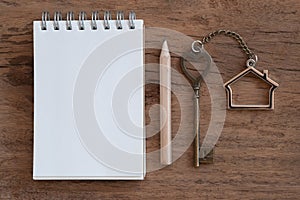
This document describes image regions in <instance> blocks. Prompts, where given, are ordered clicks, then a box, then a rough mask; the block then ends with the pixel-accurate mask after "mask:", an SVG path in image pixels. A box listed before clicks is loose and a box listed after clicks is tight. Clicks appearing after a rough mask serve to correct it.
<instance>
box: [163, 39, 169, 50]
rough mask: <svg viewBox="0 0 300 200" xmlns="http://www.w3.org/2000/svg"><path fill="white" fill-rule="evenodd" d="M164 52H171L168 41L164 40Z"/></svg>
mask: <svg viewBox="0 0 300 200" xmlns="http://www.w3.org/2000/svg"><path fill="white" fill-rule="evenodd" d="M162 50H163V51H169V47H168V43H167V40H164V43H163V45H162Z"/></svg>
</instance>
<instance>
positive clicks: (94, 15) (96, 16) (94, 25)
mask: <svg viewBox="0 0 300 200" xmlns="http://www.w3.org/2000/svg"><path fill="white" fill-rule="evenodd" d="M99 19H100V18H99V12H98V11H93V12H92V22H91V25H92V29H93V30H97V22H96V21H97V20H99Z"/></svg>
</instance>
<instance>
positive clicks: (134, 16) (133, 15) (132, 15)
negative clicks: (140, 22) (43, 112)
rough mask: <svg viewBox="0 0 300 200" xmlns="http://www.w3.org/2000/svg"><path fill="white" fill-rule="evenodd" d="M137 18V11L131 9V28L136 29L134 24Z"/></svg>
mask: <svg viewBox="0 0 300 200" xmlns="http://www.w3.org/2000/svg"><path fill="white" fill-rule="evenodd" d="M135 19H136V15H135V12H133V11H130V12H129V28H130V29H135V24H134V20H135Z"/></svg>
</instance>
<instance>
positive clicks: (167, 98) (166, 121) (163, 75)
mask: <svg viewBox="0 0 300 200" xmlns="http://www.w3.org/2000/svg"><path fill="white" fill-rule="evenodd" d="M160 106H161V110H160V130H161V131H160V150H161V154H160V160H161V164H163V165H170V164H171V163H172V146H171V139H172V138H171V56H170V53H169V49H168V45H167V42H166V41H164V43H163V47H162V51H161V54H160Z"/></svg>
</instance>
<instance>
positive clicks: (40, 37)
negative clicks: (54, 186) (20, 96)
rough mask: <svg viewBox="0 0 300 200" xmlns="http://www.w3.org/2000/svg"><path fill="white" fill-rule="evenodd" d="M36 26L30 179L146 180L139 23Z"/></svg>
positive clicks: (140, 32)
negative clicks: (132, 25)
mask: <svg viewBox="0 0 300 200" xmlns="http://www.w3.org/2000/svg"><path fill="white" fill-rule="evenodd" d="M122 23H123V29H122V30H118V29H117V28H116V21H114V20H112V21H110V25H111V28H110V30H104V27H103V21H101V20H99V21H97V27H98V29H97V30H91V22H90V21H84V26H85V30H79V29H78V21H72V28H73V30H66V21H60V22H59V28H60V30H54V28H53V21H49V22H47V30H41V22H40V21H34V164H33V178H34V179H37V180H43V179H55V180H58V179H143V178H144V176H145V160H144V159H145V155H144V154H145V151H144V150H145V143H144V87H143V83H144V68H143V45H144V41H143V40H144V38H143V37H144V36H143V21H142V20H135V26H136V28H135V29H129V26H128V23H129V22H128V21H127V20H124V21H123V22H122Z"/></svg>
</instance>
